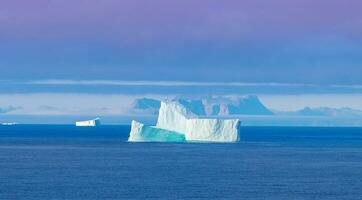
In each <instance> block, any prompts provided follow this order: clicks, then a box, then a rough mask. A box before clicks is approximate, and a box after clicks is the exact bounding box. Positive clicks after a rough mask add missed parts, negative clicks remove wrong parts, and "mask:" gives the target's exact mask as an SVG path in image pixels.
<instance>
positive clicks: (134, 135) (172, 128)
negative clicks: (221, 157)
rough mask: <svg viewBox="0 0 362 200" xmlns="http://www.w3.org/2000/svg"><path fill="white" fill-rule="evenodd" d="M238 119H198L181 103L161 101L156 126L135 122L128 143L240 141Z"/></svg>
mask: <svg viewBox="0 0 362 200" xmlns="http://www.w3.org/2000/svg"><path fill="white" fill-rule="evenodd" d="M239 131H240V121H239V119H205V118H203V119H199V118H198V117H197V115H195V114H194V113H192V112H191V111H190V110H188V109H186V108H185V107H184V106H182V105H181V104H179V103H178V102H161V106H160V110H159V115H158V120H157V125H156V126H145V125H143V124H141V123H139V122H136V121H132V128H131V132H130V137H129V141H133V142H134V141H143V142H144V141H162V142H175V141H177V142H180V141H203V142H237V141H239Z"/></svg>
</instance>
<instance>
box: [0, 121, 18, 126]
mask: <svg viewBox="0 0 362 200" xmlns="http://www.w3.org/2000/svg"><path fill="white" fill-rule="evenodd" d="M18 124H19V123H17V122H4V123H1V125H3V126H14V125H18Z"/></svg>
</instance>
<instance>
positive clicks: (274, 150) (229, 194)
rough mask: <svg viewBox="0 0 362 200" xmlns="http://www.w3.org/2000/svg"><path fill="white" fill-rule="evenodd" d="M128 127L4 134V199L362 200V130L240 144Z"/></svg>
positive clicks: (281, 134) (249, 131)
mask: <svg viewBox="0 0 362 200" xmlns="http://www.w3.org/2000/svg"><path fill="white" fill-rule="evenodd" d="M128 132H129V127H128V126H102V127H96V128H86V127H85V128H84V127H83V128H81V127H78V128H77V127H73V126H35V125H34V126H29V125H28V126H25V125H24V126H23V125H19V126H0V199H34V200H35V199H36V200H39V199H122V198H124V199H144V198H154V199H159V198H162V199H186V198H194V199H195V198H205V199H275V200H282V199H288V200H294V199H303V200H304V199H320V200H328V199H336V200H343V199H348V200H353V199H356V200H360V199H362V189H361V188H362V129H361V128H291V127H289V128H277V127H274V128H271V127H243V129H242V137H241V138H242V142H240V143H237V144H196V143H194V144H190V143H188V144H187V143H183V144H181V143H178V144H177V143H128V142H126V141H127V137H128Z"/></svg>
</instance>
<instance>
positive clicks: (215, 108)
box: [132, 96, 274, 116]
mask: <svg viewBox="0 0 362 200" xmlns="http://www.w3.org/2000/svg"><path fill="white" fill-rule="evenodd" d="M173 100H175V101H178V102H179V103H180V104H182V105H184V106H185V107H186V108H188V109H189V110H191V111H192V112H193V113H195V114H197V115H204V116H226V115H273V114H274V113H273V112H272V111H270V110H269V109H268V108H266V107H265V106H264V105H263V104H262V103H261V102H260V100H259V98H258V97H257V96H245V97H238V98H235V97H230V98H227V97H208V98H202V99H186V98H176V99H173ZM159 107H160V100H156V99H150V98H142V99H136V100H135V102H134V104H133V108H132V110H133V112H136V113H140V112H143V113H147V114H157V112H158V109H159Z"/></svg>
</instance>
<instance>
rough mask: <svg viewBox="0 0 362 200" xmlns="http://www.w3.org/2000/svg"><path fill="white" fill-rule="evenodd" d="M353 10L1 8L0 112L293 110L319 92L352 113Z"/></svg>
mask: <svg viewBox="0 0 362 200" xmlns="http://www.w3.org/2000/svg"><path fill="white" fill-rule="evenodd" d="M361 9H362V2H361V1H359V0H345V1H340V0H319V1H315V0H304V1H299V0H273V1H270V0H259V1H254V0H225V1H219V0H208V1H195V0H183V1H178V0H177V1H176V0H138V1H134V0H122V1H119V0H107V1H99V0H76V1H56V0H32V1H21V0H2V1H1V6H0V44H1V45H0V98H2V99H3V100H0V103H1V102H2V103H1V104H0V108H3V110H4V108H8V106H13V107H26V104H25V103H24V99H22V98H23V97H27V98H26V99H25V100H27V102H28V103H27V104H31V103H32V102H34V103H35V102H37V101H38V100H37V98H38V97H39V95H40V96H42V97H44V95H48V96H47V97H44V98H45V99H49V101H55V100H52V99H53V98H52V97H54V96H57V95H58V96H59V97H60V98H63V97H69V98H71V97H72V98H73V97H74V101H72V102H74V105H68V107H67V108H66V109H65V107H66V105H67V104H65V103H64V105H63V104H61V105H60V107H62V106H63V107H64V110H67V109H69V110H72V109H71V108H70V107H77V105H80V106H81V105H82V102H83V101H86V99H87V98H89V96H87V95H95V96H98V97H99V98H102V97H103V98H104V99H106V98H108V97H109V96H112V95H120V96H122V97H127V96H128V97H130V96H132V97H134V96H145V95H151V96H152V95H153V96H155V95H156V96H160V95H163V96H168V95H214V94H218V95H230V94H233V95H244V94H257V95H260V96H263V98H264V99H265V101H266V103H269V104H270V105H272V106H273V105H274V107H277V108H279V107H280V106H276V104H275V103H270V102H272V100H271V99H273V100H274V102H275V98H276V97H278V98H279V99H278V101H279V102H285V103H288V104H287V105H286V106H285V109H293V108H296V107H302V106H306V105H314V106H323V105H324V104H330V103H326V102H325V101H322V100H321V99H324V97H325V96H326V95H327V96H328V95H329V97H330V98H329V99H338V101H333V102H335V103H332V104H333V105H335V107H342V106H350V107H353V108H358V109H359V108H362V103H360V104H358V105H357V104H356V103H351V102H358V100H359V98H357V97H358V96H359V95H360V94H362V79H361V75H362V20H361V19H362V12H361ZM290 95H294V97H301V98H299V100H298V101H297V100H296V101H294V102H301V103H290V101H287V100H285V99H286V97H287V96H289V97H290ZM10 96H12V97H10ZM75 96H77V97H75ZM311 96H313V97H315V100H314V102H311V101H303V100H302V99H303V98H310V97H311ZM331 96H332V97H331ZM15 97H17V98H15ZM269 97H270V98H269ZM294 97H293V98H294ZM6 99H8V100H6ZM10 99H11V100H10ZM110 99H112V98H110ZM123 99H124V98H118V99H117V100H114V101H113V102H108V101H106V102H105V103H104V104H106V105H105V106H107V105H108V104H110V105H114V106H113V107H112V109H116V104H117V103H118V102H119V104H122V102H123V101H126V100H123ZM127 99H130V98H127ZM129 101H130V100H127V102H129ZM308 102H310V103H308ZM52 103H53V104H54V102H49V103H48V104H52ZM44 104H45V105H44V106H48V105H46V103H44ZM282 104H283V103H282ZM121 107H122V106H121V105H120V109H121ZM96 109H99V108H98V107H96V106H95V107H94V111H95V110H96ZM10 110H11V109H10ZM22 110H29V111H28V112H29V113H32V112H31V109H30V108H29V109H22ZM75 110H76V109H75ZM17 112H20V111H19V110H18V111H17ZM39 112H40V111H39V110H38V111H34V112H33V113H39ZM74 112H75V111H74ZM110 112H115V111H110ZM29 113H27V114H29ZM69 113H73V112H69ZM89 113H91V111H90V112H89ZM64 114H67V113H64Z"/></svg>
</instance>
